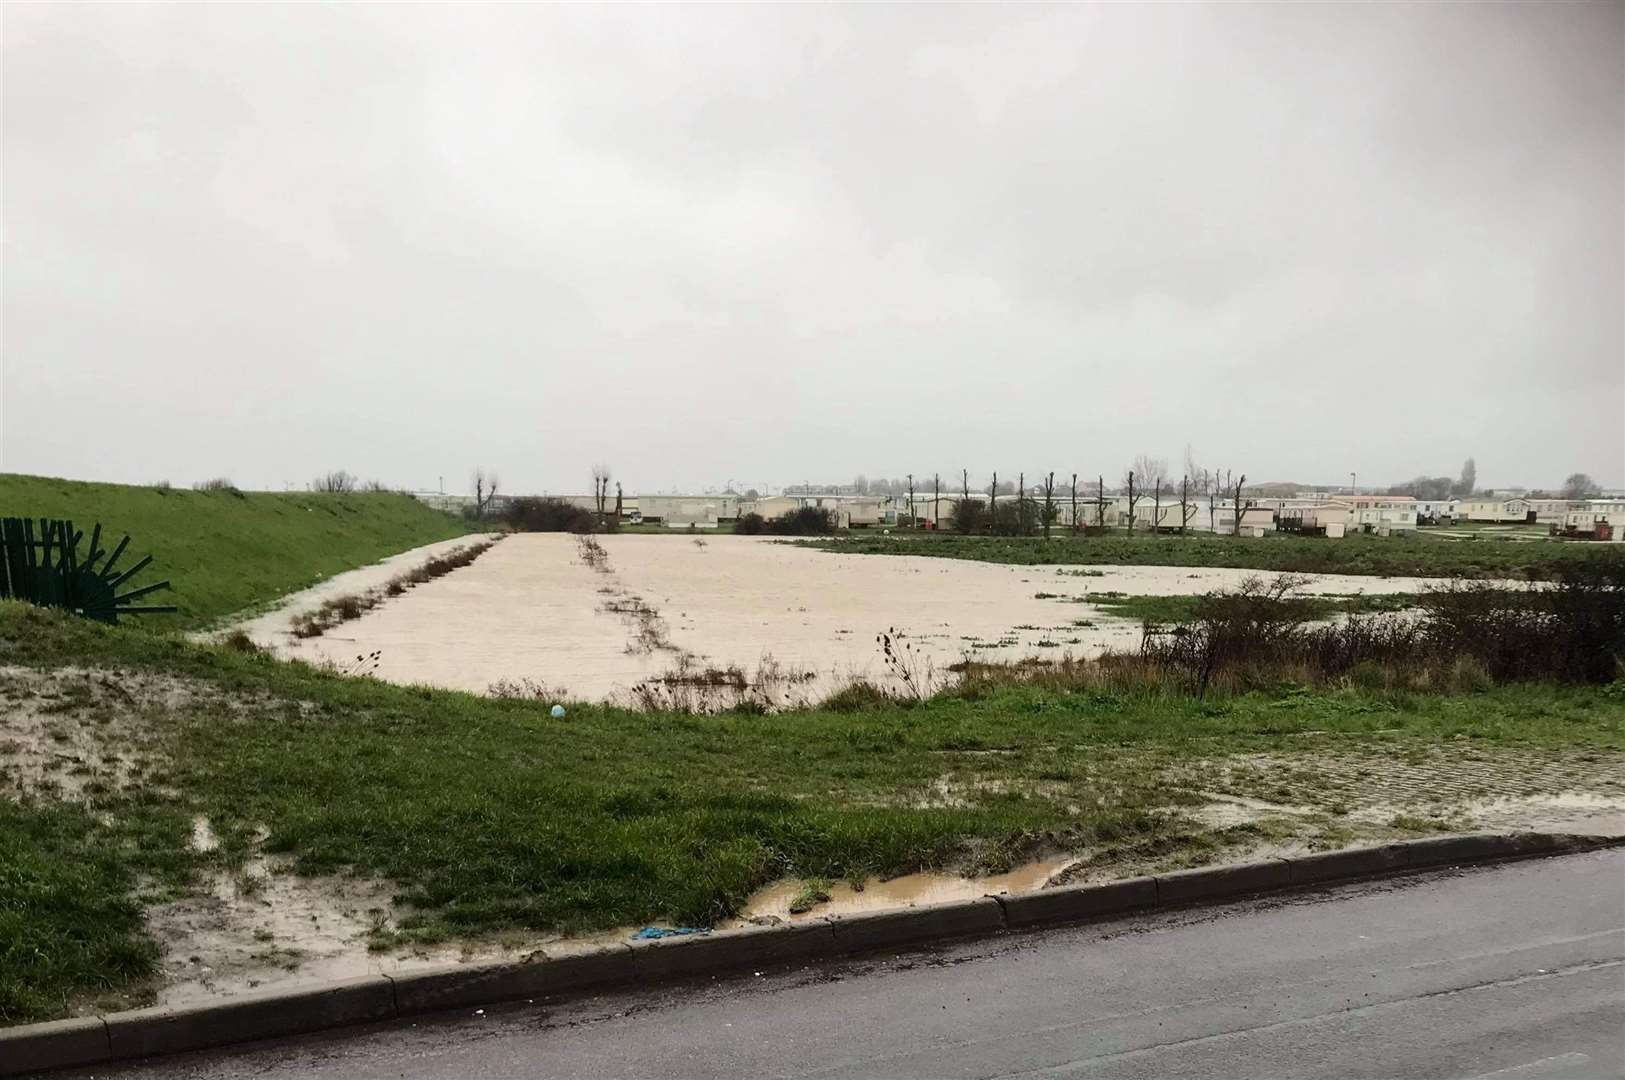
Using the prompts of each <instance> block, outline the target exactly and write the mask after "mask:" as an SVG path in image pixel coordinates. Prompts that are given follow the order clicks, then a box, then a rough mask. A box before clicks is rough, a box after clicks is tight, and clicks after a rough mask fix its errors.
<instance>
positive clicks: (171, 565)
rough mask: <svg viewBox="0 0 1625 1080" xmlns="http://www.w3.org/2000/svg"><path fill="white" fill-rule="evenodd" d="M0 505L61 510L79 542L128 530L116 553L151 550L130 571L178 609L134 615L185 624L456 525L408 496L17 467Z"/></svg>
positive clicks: (0, 482) (41, 512) (32, 511)
mask: <svg viewBox="0 0 1625 1080" xmlns="http://www.w3.org/2000/svg"><path fill="white" fill-rule="evenodd" d="M0 514H4V515H7V516H13V515H15V516H21V517H35V518H38V517H52V518H58V517H60V518H69V519H71V520H72V521H73V523H74V525H75V527H77V528H81V529H84V530H85V534H86V542H88V539H89V535H90V530H91V528H92V527H93V526H94V525H95V524H96V523H97V522H100V523H101V525H102V531H103V536H104V537H105V536H106V535H107V534H108V533H112V534H113V542H114V543H116V542H117V540H118V538H119V537H121V536H123V535H125V534H128V535H129V536H130V538H131V540H130V548H129V550H128V553H127V554H126V556H125V557H124V558H123V559H122V560H121V564H122V565H124V566H131V565H134V562H135V559H137V558H140V557H141V556H142V555H148V554H150V555H152V556H153V562H152V565H151V566H150V567H149V568H148V569H147V570H146V571H145V572H144V573H143V576H142V577H141V578H140V579H139V582H148V581H160V580H162V579H164V578H168V579H169V580H170V582H171V583H172V584H173V589H172V590H171V592H169V593H167V594H160V595H159V596H157V597H155V598H154V599H155V601H156V602H160V603H172V604H175V605H176V606H177V607H179V608H180V613H179V614H178V615H149V616H144V618H146V619H148V620H149V621H150V622H151V623H152V624H153V625H155V626H177V627H181V628H187V629H190V628H194V627H199V626H205V625H207V624H209V623H211V622H214V621H216V620H218V619H220V618H221V617H223V616H226V615H230V614H232V613H234V612H238V611H241V610H243V609H245V608H250V607H253V606H254V605H257V604H263V603H267V602H269V601H271V600H274V599H276V598H277V597H279V596H282V595H283V594H285V593H289V592H293V591H295V590H298V589H303V588H306V587H308V586H310V585H313V584H315V583H316V582H318V581H321V580H323V579H324V578H328V577H332V576H333V575H334V574H337V573H341V572H343V571H345V570H353V569H355V568H356V567H358V566H365V565H367V564H368V563H372V562H376V561H378V560H379V559H381V558H383V557H384V556H386V555H393V554H396V553H397V552H401V551H406V550H408V549H409V548H413V547H417V546H419V545H420V544H429V543H433V542H434V541H436V540H447V539H450V538H451V537H454V536H459V535H461V534H462V533H464V532H465V531H466V528H465V526H464V525H463V523H462V522H461V521H460V520H458V519H456V518H453V517H451V516H450V515H448V514H443V513H441V512H440V511H438V510H433V509H431V508H429V507H427V506H425V505H423V504H422V503H420V502H418V501H417V500H416V499H413V498H411V497H410V496H407V495H395V494H363V493H357V494H351V495H323V494H310V493H305V492H236V491H207V492H204V491H181V490H174V489H167V488H154V487H133V486H129V485H125V484H91V483H83V482H80V481H77V480H58V479H54V478H51V477H44V476H22V475H18V474H16V473H0ZM139 582H138V583H139Z"/></svg>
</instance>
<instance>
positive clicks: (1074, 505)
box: [1067, 473, 1078, 532]
mask: <svg viewBox="0 0 1625 1080" xmlns="http://www.w3.org/2000/svg"><path fill="white" fill-rule="evenodd" d="M1067 525H1068V526H1069V527H1070V528H1071V529H1072V531H1073V532H1077V531H1078V474H1077V473H1073V474H1072V517H1071V518H1070V519H1069V520H1068V521H1067Z"/></svg>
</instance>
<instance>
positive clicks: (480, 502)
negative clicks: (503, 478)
mask: <svg viewBox="0 0 1625 1080" xmlns="http://www.w3.org/2000/svg"><path fill="white" fill-rule="evenodd" d="M469 483H470V484H472V485H473V487H474V516H475V517H479V518H483V517H484V516H485V511H486V510H487V509H488V508H489V507H490V505H491V500H492V499H494V498H496V496H497V486H498V484H499V483H500V481H498V479H497V474H496V472H495V471H493V470H487V469H483V468H480V469H475V470H474V475H473V476H472V477H470V478H469Z"/></svg>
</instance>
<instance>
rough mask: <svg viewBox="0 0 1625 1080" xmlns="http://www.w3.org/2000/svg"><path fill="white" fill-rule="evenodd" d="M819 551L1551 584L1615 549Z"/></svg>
mask: <svg viewBox="0 0 1625 1080" xmlns="http://www.w3.org/2000/svg"><path fill="white" fill-rule="evenodd" d="M803 543H807V544H810V545H811V546H813V547H817V548H821V549H824V550H826V551H841V552H846V553H850V554H870V555H931V556H937V557H939V558H947V559H974V560H978V561H981V562H997V563H1014V564H1018V565H1027V566H1030V565H1040V564H1046V563H1061V564H1096V565H1103V566H1104V565H1117V566H1233V567H1239V568H1243V569H1251V570H1274V571H1285V572H1292V573H1319V574H1371V575H1377V576H1384V577H1469V578H1525V577H1534V578H1549V577H1552V576H1553V575H1554V574H1555V573H1556V572H1557V569H1558V568H1559V567H1560V566H1562V565H1564V564H1565V563H1567V562H1571V561H1574V560H1584V559H1615V560H1618V559H1621V558H1625V553H1622V552H1621V551H1620V550H1618V548H1617V546H1615V547H1612V548H1611V547H1610V546H1609V545H1607V544H1587V543H1580V542H1573V541H1560V540H1529V541H1513V540H1493V539H1489V538H1487V537H1486V538H1482V539H1474V540H1461V541H1449V540H1444V539H1439V538H1435V537H1431V536H1428V535H1425V534H1423V535H1407V536H1367V535H1363V534H1362V535H1356V536H1347V537H1343V538H1342V539H1339V540H1328V539H1325V538H1322V537H1308V536H1290V535H1285V534H1277V535H1271V536H1264V537H1258V538H1252V537H1233V536H1214V535H1213V534H1211V533H1190V534H1187V535H1185V536H1178V535H1174V534H1168V535H1157V536H1150V535H1133V536H1130V535H1128V534H1126V533H1113V534H1109V535H1106V536H1075V535H1072V534H1060V533H1057V534H1055V535H1054V536H1053V537H1052V538H1051V539H1049V540H1045V539H1044V538H1043V537H1039V536H1029V537H1002V536H962V535H959V534H957V533H951V532H940V533H938V532H923V531H922V532H915V531H896V532H891V533H875V532H869V533H861V534H860V533H852V534H851V535H849V536H843V537H837V538H833V539H829V540H812V541H803Z"/></svg>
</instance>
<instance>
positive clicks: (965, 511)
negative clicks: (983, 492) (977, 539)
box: [952, 499, 987, 533]
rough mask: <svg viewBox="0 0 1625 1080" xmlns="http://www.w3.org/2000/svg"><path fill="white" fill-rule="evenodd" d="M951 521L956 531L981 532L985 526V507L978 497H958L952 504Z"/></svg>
mask: <svg viewBox="0 0 1625 1080" xmlns="http://www.w3.org/2000/svg"><path fill="white" fill-rule="evenodd" d="M952 521H953V527H954V529H955V530H956V531H958V532H962V533H974V532H981V531H982V530H983V529H984V528H985V527H986V526H987V507H986V506H985V505H984V504H983V503H982V502H981V500H979V499H960V500H959V501H958V502H957V503H955V504H954V513H953V518H952Z"/></svg>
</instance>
